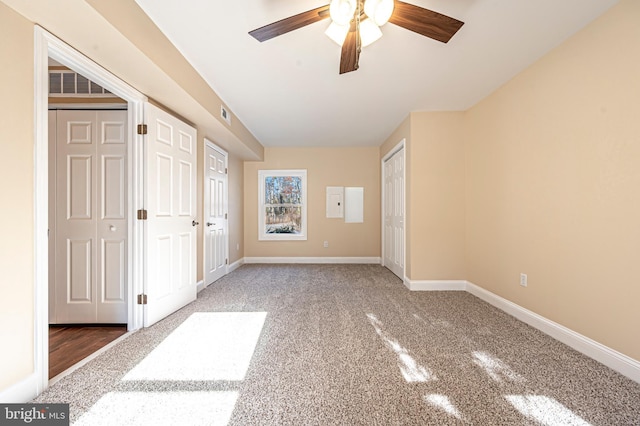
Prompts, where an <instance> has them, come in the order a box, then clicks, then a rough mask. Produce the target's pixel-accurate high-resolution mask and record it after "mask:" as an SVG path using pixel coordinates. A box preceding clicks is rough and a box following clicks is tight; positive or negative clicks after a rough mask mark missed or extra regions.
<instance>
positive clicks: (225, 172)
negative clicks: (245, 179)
mask: <svg viewBox="0 0 640 426" xmlns="http://www.w3.org/2000/svg"><path fill="white" fill-rule="evenodd" d="M224 174H225V175H228V174H229V169H227V168H226V167H225V168H224Z"/></svg>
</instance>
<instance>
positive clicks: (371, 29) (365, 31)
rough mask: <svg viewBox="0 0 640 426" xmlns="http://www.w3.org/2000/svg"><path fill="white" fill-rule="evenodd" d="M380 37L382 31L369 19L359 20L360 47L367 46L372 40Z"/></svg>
mask: <svg viewBox="0 0 640 426" xmlns="http://www.w3.org/2000/svg"><path fill="white" fill-rule="evenodd" d="M380 37H382V31H380V28H378V26H377V25H376V24H375V22H373V21H372V20H371V19H363V20H362V21H360V40H361V41H362V47H367V46H368V45H370V44H371V43H373V42H374V41H376V40H378V39H379V38H380Z"/></svg>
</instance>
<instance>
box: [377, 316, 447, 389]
mask: <svg viewBox="0 0 640 426" xmlns="http://www.w3.org/2000/svg"><path fill="white" fill-rule="evenodd" d="M367 318H369V322H371V325H373V328H374V329H375V330H376V333H378V336H380V338H381V339H382V341H383V342H384V343H385V346H387V347H388V348H389V349H391V350H392V351H393V352H395V354H396V355H397V356H398V367H400V372H401V373H402V377H404V379H405V380H406V381H407V382H408V383H414V382H428V381H431V380H436V379H437V378H436V376H435V374H434V373H433V372H431V371H430V370H429V369H428V368H426V367H424V366H422V365H420V364H419V363H418V362H417V361H416V359H415V358H414V357H413V356H411V354H410V353H409V351H408V350H407V348H405V347H404V346H402V345H401V344H400V343H398V341H397V340H393V339H391V338H390V337H388V336H387V335H386V333H385V332H384V331H383V330H382V322H381V321H380V320H379V319H378V318H377V317H376V316H375V315H373V314H367Z"/></svg>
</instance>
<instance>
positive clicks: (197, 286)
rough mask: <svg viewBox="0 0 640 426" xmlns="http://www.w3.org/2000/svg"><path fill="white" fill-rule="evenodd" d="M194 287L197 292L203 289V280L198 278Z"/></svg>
mask: <svg viewBox="0 0 640 426" xmlns="http://www.w3.org/2000/svg"><path fill="white" fill-rule="evenodd" d="M196 289H197V293H200V292H201V291H202V290H204V281H203V280H200V281H198V282H197V283H196Z"/></svg>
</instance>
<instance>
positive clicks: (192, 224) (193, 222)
mask: <svg viewBox="0 0 640 426" xmlns="http://www.w3.org/2000/svg"><path fill="white" fill-rule="evenodd" d="M196 225H200V222H196V221H195V220H192V221H191V226H196Z"/></svg>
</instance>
